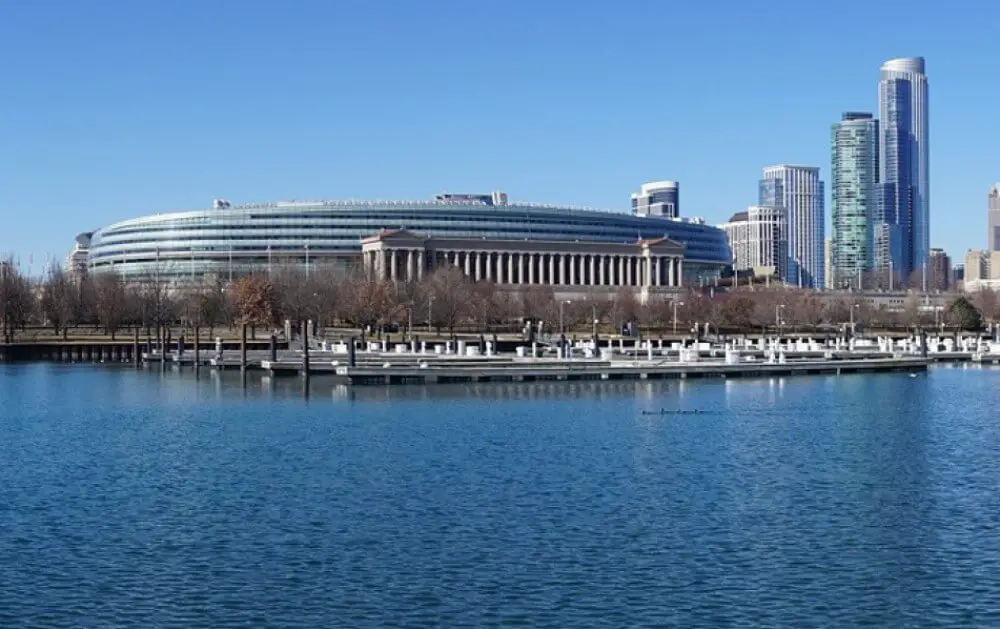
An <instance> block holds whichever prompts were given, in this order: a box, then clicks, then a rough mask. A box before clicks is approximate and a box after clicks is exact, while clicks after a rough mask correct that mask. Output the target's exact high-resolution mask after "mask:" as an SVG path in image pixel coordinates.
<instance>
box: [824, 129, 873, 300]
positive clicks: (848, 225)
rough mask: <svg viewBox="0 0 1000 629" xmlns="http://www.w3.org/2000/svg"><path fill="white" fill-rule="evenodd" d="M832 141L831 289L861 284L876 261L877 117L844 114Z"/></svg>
mask: <svg viewBox="0 0 1000 629" xmlns="http://www.w3.org/2000/svg"><path fill="white" fill-rule="evenodd" d="M832 146H833V156H832V158H833V159H832V169H831V178H830V206H831V207H830V212H831V215H832V219H833V235H832V241H833V243H832V253H833V260H832V261H830V267H831V268H832V269H833V278H828V279H829V280H831V281H832V283H833V287H834V288H846V287H853V288H861V286H860V285H859V284H861V283H862V282H863V277H864V273H866V272H868V271H871V270H872V267H873V265H874V262H875V252H874V244H875V231H874V219H875V216H876V214H877V212H878V207H877V200H878V194H877V184H878V121H877V120H875V119H874V117H873V116H872V115H871V114H870V113H859V112H847V113H845V114H844V115H843V116H842V117H841V120H840V122H837V123H835V124H834V125H833V130H832Z"/></svg>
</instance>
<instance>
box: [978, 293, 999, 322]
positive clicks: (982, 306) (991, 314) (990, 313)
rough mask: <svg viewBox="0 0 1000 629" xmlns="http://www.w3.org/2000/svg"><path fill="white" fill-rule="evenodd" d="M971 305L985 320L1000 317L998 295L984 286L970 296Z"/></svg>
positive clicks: (993, 319)
mask: <svg viewBox="0 0 1000 629" xmlns="http://www.w3.org/2000/svg"><path fill="white" fill-rule="evenodd" d="M972 305H973V306H975V307H976V309H977V310H978V311H979V312H980V313H981V314H982V316H983V319H984V320H986V321H996V320H997V319H1000V297H998V296H997V293H996V291H994V290H992V289H989V288H984V289H982V290H980V291H978V292H977V293H976V294H975V295H974V296H973V297H972Z"/></svg>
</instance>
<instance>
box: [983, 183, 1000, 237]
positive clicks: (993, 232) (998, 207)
mask: <svg viewBox="0 0 1000 629" xmlns="http://www.w3.org/2000/svg"><path fill="white" fill-rule="evenodd" d="M989 208H990V209H989V212H990V215H989V232H988V236H987V238H988V239H989V242H988V244H987V246H986V248H987V249H989V250H990V251H1000V183H995V184H993V187H992V188H990V194H989Z"/></svg>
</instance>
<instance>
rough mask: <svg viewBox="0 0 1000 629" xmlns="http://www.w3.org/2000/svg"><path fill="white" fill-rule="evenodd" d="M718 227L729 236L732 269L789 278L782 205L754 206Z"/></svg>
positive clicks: (786, 239) (786, 240)
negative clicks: (780, 206)
mask: <svg viewBox="0 0 1000 629" xmlns="http://www.w3.org/2000/svg"><path fill="white" fill-rule="evenodd" d="M719 229H721V230H723V231H724V232H726V236H727V237H728V238H729V248H730V249H731V250H732V252H733V270H735V271H747V270H752V271H754V273H760V274H773V275H776V276H777V277H779V278H781V279H786V264H787V263H788V238H787V233H786V229H787V226H786V223H785V211H784V210H783V209H782V208H778V207H758V206H753V207H750V208H747V210H746V211H745V212H737V213H736V214H733V216H732V218H730V219H729V222H728V223H723V224H722V225H719Z"/></svg>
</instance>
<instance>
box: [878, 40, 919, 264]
mask: <svg viewBox="0 0 1000 629" xmlns="http://www.w3.org/2000/svg"><path fill="white" fill-rule="evenodd" d="M878 92H879V115H880V117H879V182H880V183H879V186H878V207H877V212H876V219H875V220H876V229H875V266H876V267H877V268H878V269H879V270H883V271H884V270H889V271H891V272H892V274H893V275H896V276H899V277H901V278H902V279H903V281H904V282H905V281H906V280H908V279H909V278H910V276H911V275H912V274H913V273H914V272H917V271H921V270H923V269H924V268H925V265H926V264H927V262H928V259H929V256H930V207H929V201H930V179H929V169H928V162H929V159H928V157H929V153H928V142H927V139H928V134H927V76H926V75H925V74H924V60H923V58H922V57H912V58H902V59H891V60H889V61H887V62H885V63H884V64H883V65H882V69H881V78H880V80H879V88H878Z"/></svg>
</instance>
